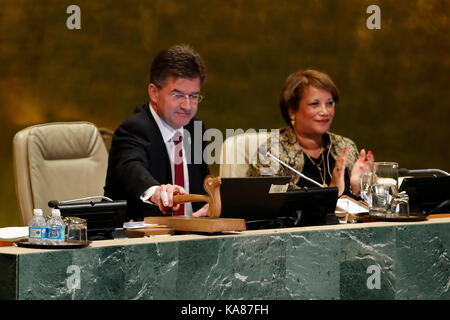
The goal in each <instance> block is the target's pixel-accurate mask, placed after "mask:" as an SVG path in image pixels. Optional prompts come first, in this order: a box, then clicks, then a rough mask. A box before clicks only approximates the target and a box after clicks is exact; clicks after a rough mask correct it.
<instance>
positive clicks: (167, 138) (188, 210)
mask: <svg viewBox="0 0 450 320" xmlns="http://www.w3.org/2000/svg"><path fill="white" fill-rule="evenodd" d="M148 105H149V108H150V112H151V114H152V116H153V118H154V119H155V121H156V124H157V125H158V128H159V131H160V132H161V135H162V137H163V140H164V144H165V145H166V149H167V154H168V155H169V161H170V165H171V169H172V170H171V171H172V184H175V144H174V142H173V137H174V136H175V134H177V133H178V134H180V135H181V136H182V137H183V139H184V135H183V127H181V128H179V129H177V130H175V129H174V128H172V127H171V126H169V125H168V124H167V123H166V122H165V121H164V120H163V119H161V118H160V117H159V116H158V114H157V113H156V111H155V110H153V107H152V105H151V104H150V103H149V104H148ZM183 141H184V140H183ZM182 145H183V174H184V190H186V193H189V173H188V168H187V160H186V152H185V151H184V144H183V143H182ZM157 188H158V186H153V187H150V188H148V189H147V190H146V191H145V192H144V193H143V195H142V196H141V200H142V201H144V202H145V203H150V204H154V203H152V202H151V201H150V200H149V199H150V198H151V197H152V195H153V193H154V192H155V190H156V189H157ZM144 194H145V196H144ZM192 212H193V210H192V204H191V203H190V202H186V203H185V204H184V215H185V216H188V217H190V216H192Z"/></svg>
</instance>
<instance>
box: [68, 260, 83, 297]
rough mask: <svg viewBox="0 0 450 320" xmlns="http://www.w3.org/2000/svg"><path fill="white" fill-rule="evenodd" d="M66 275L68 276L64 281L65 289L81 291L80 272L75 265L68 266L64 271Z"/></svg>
mask: <svg viewBox="0 0 450 320" xmlns="http://www.w3.org/2000/svg"><path fill="white" fill-rule="evenodd" d="M66 273H67V274H70V276H69V277H67V279H66V285H67V289H69V290H70V291H72V290H75V289H81V270H80V267H79V266H77V265H70V266H68V267H67V270H66Z"/></svg>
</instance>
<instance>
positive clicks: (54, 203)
mask: <svg viewBox="0 0 450 320" xmlns="http://www.w3.org/2000/svg"><path fill="white" fill-rule="evenodd" d="M94 199H102V200H106V201H113V200H112V199H110V198H108V197H104V196H95V197H86V198H80V199H73V200H66V201H58V200H50V201H49V202H48V206H49V207H50V208H57V207H59V206H60V205H62V204H69V203H73V202H78V201H85V200H94Z"/></svg>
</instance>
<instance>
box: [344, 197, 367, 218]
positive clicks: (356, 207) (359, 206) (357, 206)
mask: <svg viewBox="0 0 450 320" xmlns="http://www.w3.org/2000/svg"><path fill="white" fill-rule="evenodd" d="M336 212H337V213H353V214H357V213H365V212H369V209H368V208H367V206H366V205H365V204H364V203H363V202H359V201H356V200H355V199H353V198H350V197H347V196H342V197H340V198H339V199H338V201H337V204H336Z"/></svg>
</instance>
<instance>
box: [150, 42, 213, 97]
mask: <svg viewBox="0 0 450 320" xmlns="http://www.w3.org/2000/svg"><path fill="white" fill-rule="evenodd" d="M170 76H172V77H175V78H185V79H194V78H197V77H200V83H203V81H205V79H206V69H205V65H204V63H203V60H202V58H201V57H200V55H199V54H198V53H197V52H195V51H194V49H192V48H191V47H190V46H188V45H184V44H182V45H176V46H173V47H170V48H169V49H167V50H164V51H161V52H160V53H159V54H158V55H157V56H156V57H155V59H154V60H153V63H152V67H151V69H150V83H153V84H155V85H156V86H157V87H159V88H162V87H164V86H165V85H166V84H167V78H168V77H170Z"/></svg>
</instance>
